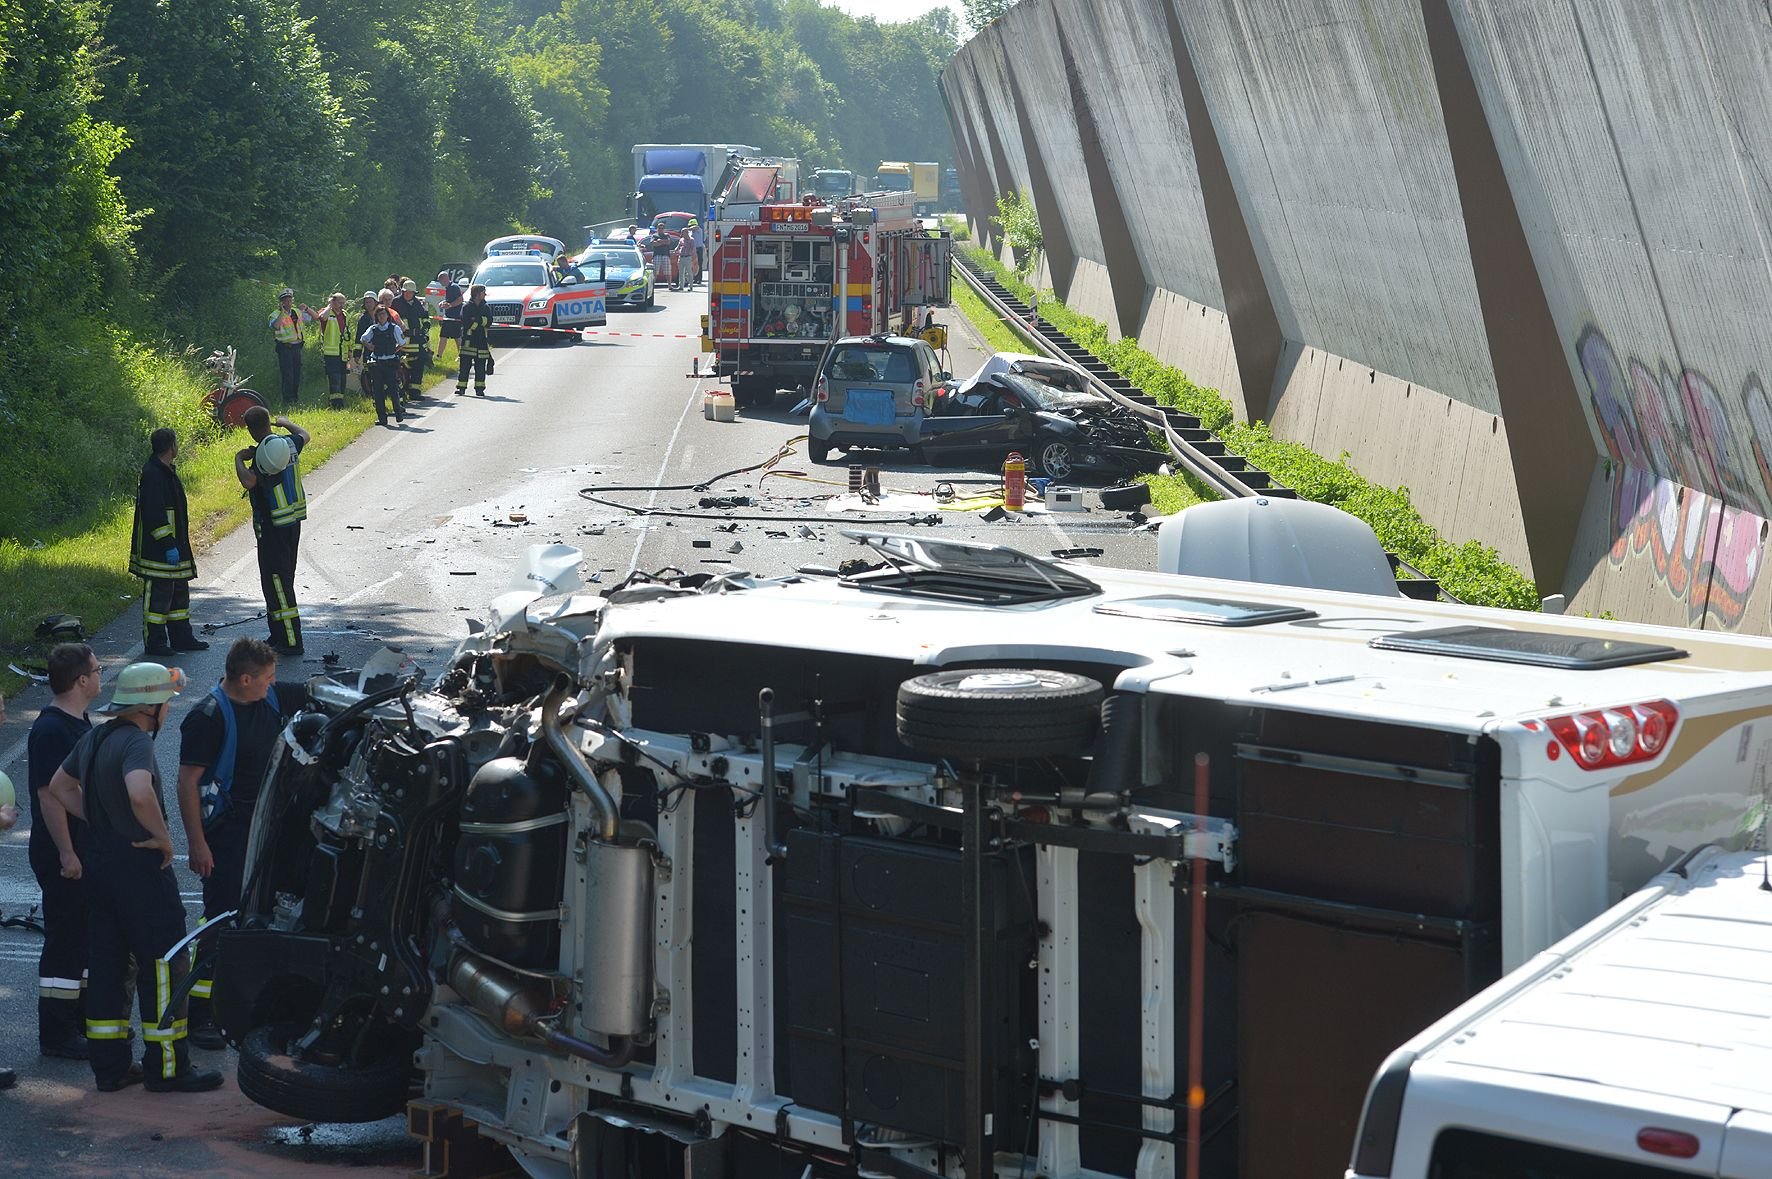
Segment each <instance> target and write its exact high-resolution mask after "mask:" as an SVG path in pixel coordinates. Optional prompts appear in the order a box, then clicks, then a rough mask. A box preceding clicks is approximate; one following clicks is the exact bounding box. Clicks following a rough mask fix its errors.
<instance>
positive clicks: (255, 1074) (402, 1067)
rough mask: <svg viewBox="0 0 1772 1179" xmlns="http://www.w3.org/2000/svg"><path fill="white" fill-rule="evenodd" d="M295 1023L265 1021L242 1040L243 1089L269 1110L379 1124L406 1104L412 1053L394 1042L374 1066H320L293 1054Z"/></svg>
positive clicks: (239, 1074) (325, 1119)
mask: <svg viewBox="0 0 1772 1179" xmlns="http://www.w3.org/2000/svg"><path fill="white" fill-rule="evenodd" d="M300 1034H301V1029H300V1028H299V1027H298V1026H297V1025H295V1024H286V1023H285V1024H265V1025H262V1026H260V1027H256V1028H253V1029H252V1030H251V1031H249V1032H247V1033H246V1038H245V1039H244V1040H242V1041H241V1042H240V1063H239V1067H238V1069H237V1070H236V1074H235V1079H236V1080H237V1081H238V1082H239V1084H240V1092H242V1093H244V1094H245V1095H246V1096H247V1097H249V1098H251V1099H252V1100H253V1101H254V1102H256V1103H258V1104H259V1105H262V1106H264V1107H265V1108H266V1109H273V1110H276V1111H277V1112H278V1113H280V1114H287V1115H289V1116H290V1117H292V1118H301V1119H302V1120H303V1121H308V1122H378V1121H380V1120H381V1119H382V1118H385V1117H390V1116H392V1115H394V1114H397V1113H399V1112H400V1111H401V1110H403V1109H405V1108H406V1100H407V1096H408V1094H409V1093H410V1092H411V1088H412V1053H411V1052H410V1051H409V1050H407V1049H405V1048H399V1047H396V1046H390V1047H389V1050H388V1054H387V1055H386V1056H385V1057H383V1058H381V1059H378V1060H375V1061H372V1062H371V1063H370V1064H367V1065H362V1066H357V1067H348V1066H333V1065H324V1064H314V1063H312V1062H311V1061H306V1060H301V1059H298V1058H297V1057H295V1056H292V1055H290V1052H289V1045H290V1042H291V1041H293V1040H294V1039H296V1037H298V1036H299V1035H300Z"/></svg>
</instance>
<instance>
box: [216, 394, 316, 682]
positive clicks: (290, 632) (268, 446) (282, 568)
mask: <svg viewBox="0 0 1772 1179" xmlns="http://www.w3.org/2000/svg"><path fill="white" fill-rule="evenodd" d="M243 420H244V421H245V424H246V432H247V433H248V434H250V435H252V441H253V445H252V446H247V447H243V448H242V449H240V450H239V451H237V452H236V453H235V455H234V477H235V478H236V479H238V480H239V481H240V486H242V487H244V488H245V489H246V493H247V495H248V497H249V498H250V499H251V500H252V532H253V535H254V536H256V537H258V580H259V587H260V588H261V589H262V590H263V591H264V595H265V619H266V620H267V621H268V622H269V624H270V630H271V646H273V647H275V648H276V649H277V653H278V654H280V655H300V654H301V653H302V645H301V610H300V608H299V607H298V606H297V605H296V601H295V562H296V556H297V552H298V550H299V549H300V547H301V522H302V521H303V520H305V519H307V518H308V496H307V492H306V491H304V490H303V489H302V482H301V451H302V447H304V446H306V445H307V444H308V432H307V431H306V430H304V429H302V428H301V427H300V426H298V425H296V424H295V423H294V422H292V421H290V420H289V419H288V418H286V417H280V418H278V419H276V421H275V422H273V421H272V420H271V414H270V411H269V410H267V409H266V408H265V407H264V406H262V405H255V406H253V407H252V408H251V409H249V410H247V411H246V414H245V417H244V419H243ZM273 425H277V426H281V427H283V428H284V429H285V430H287V431H289V432H288V433H287V434H274V433H272V432H271V427H272V426H273Z"/></svg>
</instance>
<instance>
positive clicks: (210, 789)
mask: <svg viewBox="0 0 1772 1179" xmlns="http://www.w3.org/2000/svg"><path fill="white" fill-rule="evenodd" d="M209 694H210V696H211V697H213V698H214V700H215V702H216V708H217V710H218V711H219V712H220V714H221V721H222V743H221V749H220V750H219V751H218V752H217V753H216V756H215V764H214V765H212V766H210V767H209V772H208V773H207V774H206V775H204V778H203V780H202V781H201V782H199V783H197V807H198V811H199V812H200V814H201V815H202V819H203V830H204V831H205V832H206V833H207V832H210V831H213V830H215V828H216V827H217V826H219V825H220V824H221V821H222V820H223V819H225V818H227V817H228V815H229V813H230V812H232V810H233V808H234V760H235V758H236V757H237V756H238V754H239V751H240V726H239V722H238V721H236V720H235V719H234V702H233V701H232V700H230V699H228V694H227V693H226V692H224V691H222V686H221V685H220V684H217V685H216V686H215V687H213V688H211V689H209ZM265 702H266V703H267V704H269V705H270V706H271V711H272V712H274V713H276V715H277V719H278V720H282V719H283V709H282V708H281V707H280V706H279V705H278V704H277V689H276V687H275V686H274V685H273V686H272V688H271V690H270V691H269V692H268V693H267V694H266V695H265Z"/></svg>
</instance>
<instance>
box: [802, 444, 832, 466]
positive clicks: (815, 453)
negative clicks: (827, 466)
mask: <svg viewBox="0 0 1772 1179" xmlns="http://www.w3.org/2000/svg"><path fill="white" fill-rule="evenodd" d="M806 456H807V457H808V458H810V459H811V460H812V461H813V462H815V463H822V462H825V461H827V460H829V458H830V457H831V444H830V443H829V442H822V441H820V440H819V439H817V438H808V439H806Z"/></svg>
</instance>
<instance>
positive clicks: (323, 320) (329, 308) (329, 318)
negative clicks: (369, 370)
mask: <svg viewBox="0 0 1772 1179" xmlns="http://www.w3.org/2000/svg"><path fill="white" fill-rule="evenodd" d="M355 338H356V337H354V336H353V335H351V324H350V319H349V315H348V313H347V312H346V311H345V296H344V292H342V291H334V292H332V295H331V297H330V298H328V299H327V300H326V310H325V311H323V312H321V313H320V360H321V363H323V364H324V365H325V366H326V396H327V399H328V400H330V401H331V402H332V408H334V409H343V408H344V404H345V375H346V371H347V369H348V368H349V365H350V359H351V354H352V348H351V341H352V340H354V339H355Z"/></svg>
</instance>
